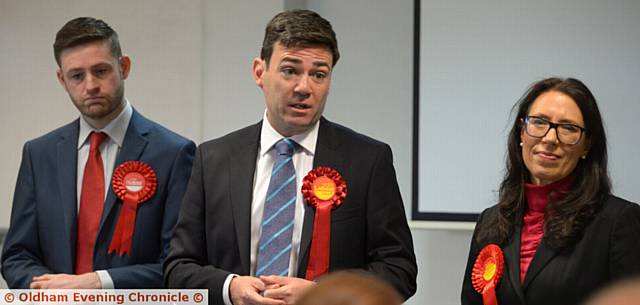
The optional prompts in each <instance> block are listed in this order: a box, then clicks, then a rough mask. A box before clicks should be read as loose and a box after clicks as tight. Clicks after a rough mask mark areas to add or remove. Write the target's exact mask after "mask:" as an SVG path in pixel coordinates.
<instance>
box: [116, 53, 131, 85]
mask: <svg viewBox="0 0 640 305" xmlns="http://www.w3.org/2000/svg"><path fill="white" fill-rule="evenodd" d="M119 62H120V73H121V75H120V76H122V79H127V77H129V72H130V71H131V58H130V57H129V56H127V55H122V57H120V60H119Z"/></svg>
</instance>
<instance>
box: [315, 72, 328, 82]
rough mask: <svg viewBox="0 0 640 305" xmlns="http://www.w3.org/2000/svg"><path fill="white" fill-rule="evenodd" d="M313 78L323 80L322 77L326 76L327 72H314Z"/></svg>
mask: <svg viewBox="0 0 640 305" xmlns="http://www.w3.org/2000/svg"><path fill="white" fill-rule="evenodd" d="M313 78H315V79H318V80H323V79H325V78H327V73H325V72H315V73H313Z"/></svg>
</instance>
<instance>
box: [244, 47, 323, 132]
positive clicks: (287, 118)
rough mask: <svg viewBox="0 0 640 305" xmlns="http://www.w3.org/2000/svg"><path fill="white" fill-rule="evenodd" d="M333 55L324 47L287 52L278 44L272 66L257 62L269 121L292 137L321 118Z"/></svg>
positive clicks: (255, 74)
mask: <svg viewBox="0 0 640 305" xmlns="http://www.w3.org/2000/svg"><path fill="white" fill-rule="evenodd" d="M332 62H333V55H332V53H331V51H330V50H329V49H328V48H326V47H323V46H318V45H310V46H301V47H292V48H285V47H283V46H282V45H281V44H280V43H276V44H275V45H274V48H273V54H272V55H271V59H270V61H269V65H268V66H267V63H266V61H265V60H262V59H259V58H256V59H254V62H253V77H254V79H255V81H256V84H257V85H258V86H259V87H260V88H262V91H263V92H264V96H265V99H266V104H267V119H268V120H269V123H271V125H272V126H273V128H274V129H275V130H276V131H278V132H279V133H280V134H282V135H283V136H286V137H289V136H292V135H295V134H299V133H302V132H304V131H306V130H308V129H309V128H310V127H311V126H313V124H315V123H316V122H317V121H318V120H319V119H320V116H321V115H322V111H323V110H324V105H325V102H326V100H327V95H328V94H329V87H330V85H331V71H332V67H331V64H332Z"/></svg>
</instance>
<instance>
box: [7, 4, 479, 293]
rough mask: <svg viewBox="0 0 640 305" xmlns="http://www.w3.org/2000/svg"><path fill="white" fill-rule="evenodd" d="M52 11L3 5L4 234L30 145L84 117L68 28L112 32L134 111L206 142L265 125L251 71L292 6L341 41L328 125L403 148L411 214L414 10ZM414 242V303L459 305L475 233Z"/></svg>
mask: <svg viewBox="0 0 640 305" xmlns="http://www.w3.org/2000/svg"><path fill="white" fill-rule="evenodd" d="M50 2H51V1H46V0H27V1H9V0H0V46H1V47H0V68H1V69H2V70H1V71H4V72H5V74H4V75H5V76H4V77H3V78H2V81H1V82H0V92H2V93H3V94H2V95H0V96H1V97H0V105H1V107H2V108H0V122H2V123H0V124H2V128H0V135H1V139H2V141H3V142H5V144H6V145H5V148H4V149H3V150H2V151H1V152H0V166H1V167H0V168H2V169H3V170H2V171H1V172H0V227H6V226H7V225H8V221H9V212H10V209H11V200H12V197H13V188H14V185H15V178H16V174H17V170H18V166H19V162H20V151H21V147H22V144H23V143H24V142H25V141H27V140H28V139H31V138H34V137H36V136H39V135H42V134H44V133H45V132H47V131H49V130H52V129H53V128H56V127H58V126H60V125H62V124H63V123H65V122H68V121H70V120H72V119H74V118H75V117H77V112H76V110H75V108H74V107H73V106H72V105H71V103H70V102H69V99H68V97H67V96H66V95H65V94H64V91H63V90H62V89H61V88H60V87H59V85H58V84H57V82H56V79H55V68H56V66H55V62H54V60H53V55H52V50H51V44H52V43H53V39H54V35H55V32H56V31H57V30H58V29H59V28H60V27H61V26H62V24H63V23H64V22H65V21H67V20H68V19H70V18H72V17H75V16H78V15H91V16H98V17H103V18H104V19H105V21H107V22H108V23H109V24H111V25H112V26H113V27H114V29H115V30H116V31H118V33H119V35H120V38H121V43H122V46H123V49H124V51H125V52H126V53H128V54H131V55H132V57H133V63H134V66H133V71H132V74H131V76H130V79H129V80H128V81H127V89H126V92H127V96H128V97H129V99H130V100H131V102H132V103H133V104H134V106H136V107H137V108H138V109H139V110H140V111H141V112H142V113H144V114H145V115H147V116H148V117H150V118H152V119H154V120H156V121H158V122H161V123H162V124H164V125H166V126H167V127H169V128H171V129H173V130H175V131H177V132H179V133H181V134H183V135H185V136H187V137H189V138H192V139H194V140H195V141H196V142H198V143H199V142H202V141H204V140H208V139H211V138H215V137H218V136H220V135H223V134H226V133H227V132H229V131H231V130H235V129H237V128H240V127H243V126H245V125H247V124H250V123H253V122H256V121H258V120H259V119H260V118H261V116H262V111H263V109H264V104H263V103H264V102H263V97H262V94H261V92H260V91H259V89H258V88H257V87H256V86H255V84H254V83H253V80H252V79H251V74H250V71H251V60H252V58H253V57H255V56H258V54H259V50H260V45H261V43H262V35H263V31H264V26H265V24H266V23H267V21H268V20H269V19H270V18H271V17H272V16H273V15H274V14H275V13H276V12H278V11H280V10H282V9H283V8H284V7H287V8H293V7H304V6H306V7H309V8H311V9H314V10H316V11H318V12H319V13H320V14H321V15H323V16H324V17H326V18H327V19H328V20H329V21H331V22H332V24H333V26H334V29H335V31H336V33H337V36H338V43H339V47H340V52H341V59H340V61H339V62H338V65H337V66H336V70H335V72H334V74H333V82H332V89H331V93H330V96H329V99H328V102H327V107H326V109H325V114H326V116H327V117H328V118H329V119H331V120H334V121H336V122H340V123H343V124H345V125H347V126H350V127H352V128H354V129H355V130H358V131H360V132H362V133H365V134H368V135H370V136H372V137H375V138H377V139H380V140H382V141H385V142H387V143H389V144H390V145H391V147H392V148H393V151H394V159H395V166H396V171H397V175H398V181H399V183H400V189H401V192H402V194H403V198H404V201H405V206H406V210H407V212H408V213H409V212H410V206H411V170H412V168H411V166H412V165H411V157H412V156H411V145H412V140H411V139H412V135H411V133H412V129H411V127H412V125H411V124H412V123H411V119H412V103H413V97H412V90H413V89H412V86H413V79H412V71H413V70H412V69H413V68H412V67H413V66H412V65H413V60H412V58H413V53H412V52H413V0H397V1H385V0H369V1H367V0H352V1H339V0H323V1H303V0H287V1H282V0H278V1H276V0H268V1H265V0H253V1H232V0H216V1H206V0H205V1H189V0H184V1H170V0H164V1H156V0H143V1H124V0H119V1H109V2H102V1H74V0H62V1H56V2H51V3H50ZM54 5H55V6H54ZM27 18H28V19H27ZM413 234H414V245H415V249H416V255H417V257H418V264H419V273H418V292H417V294H416V296H414V297H413V298H412V299H410V300H409V301H408V302H407V304H416V305H418V304H419V305H449V304H459V290H460V283H461V278H462V272H463V269H464V264H465V262H466V255H467V249H468V242H469V239H470V234H471V233H470V232H469V231H444V230H443V231H427V230H417V229H414V230H413ZM0 286H1V285H0Z"/></svg>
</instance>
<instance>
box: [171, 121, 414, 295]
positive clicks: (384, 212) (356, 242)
mask: <svg viewBox="0 0 640 305" xmlns="http://www.w3.org/2000/svg"><path fill="white" fill-rule="evenodd" d="M261 126H262V122H260V123H258V124H255V125H253V126H249V127H247V128H244V129H241V130H239V131H236V132H233V133H231V134H229V135H226V136H224V137H222V138H219V139H215V140H212V141H209V142H206V143H203V144H201V145H200V146H199V147H198V149H197V151H196V159H195V161H194V166H193V171H192V175H191V180H190V181H189V186H188V188H187V192H186V194H185V198H184V201H183V205H182V208H181V211H180V216H179V218H178V224H177V225H176V230H175V235H174V237H173V239H172V240H171V243H170V250H169V256H168V257H167V260H166V261H165V264H164V272H165V284H166V285H167V287H169V288H208V289H209V302H210V303H212V304H222V302H223V301H222V294H221V293H222V286H223V283H224V280H225V279H226V278H227V276H228V275H229V274H230V273H235V274H240V275H248V274H249V269H250V253H249V252H250V234H251V201H252V194H253V179H254V174H255V167H256V156H257V155H258V147H259V143H260V130H261ZM313 163H314V167H317V166H329V167H331V168H334V169H336V170H337V171H338V172H340V174H341V175H342V176H343V178H344V179H345V181H346V182H347V188H348V195H347V198H346V200H345V201H344V203H343V204H342V205H341V206H340V207H339V208H337V209H336V210H334V211H333V212H332V215H331V252H330V262H329V268H330V270H332V271H333V270H339V269H350V268H357V269H366V270H368V271H370V272H371V273H373V274H375V275H377V276H379V277H380V278H382V279H385V280H387V281H388V282H389V283H391V284H393V285H394V286H395V287H396V288H397V289H398V291H399V292H400V293H401V294H402V295H403V296H404V297H405V298H408V297H410V296H411V295H413V294H414V292H415V290H416V275H417V266H416V259H415V255H414V252H413V242H412V238H411V232H410V231H409V227H408V225H407V220H406V216H405V212H404V206H403V204H402V198H401V197H400V191H399V189H398V183H397V181H396V176H395V170H394V168H393V160H392V156H391V149H390V148H389V146H388V145H386V144H384V143H381V142H378V141H376V140H373V139H371V138H368V137H366V136H363V135H361V134H358V133H356V132H354V131H352V130H350V129H347V128H345V127H343V126H340V125H337V124H334V123H331V122H329V121H327V120H326V119H324V118H322V119H321V121H320V127H319V131H318V141H317V145H316V152H315V157H314V160H313ZM313 222H314V210H313V208H311V207H309V206H308V205H307V206H306V207H305V215H304V223H303V229H302V238H301V243H300V255H299V261H298V264H299V268H298V270H299V271H298V276H299V277H304V275H305V271H306V266H307V262H308V258H309V249H310V245H311V236H312V232H313Z"/></svg>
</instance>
